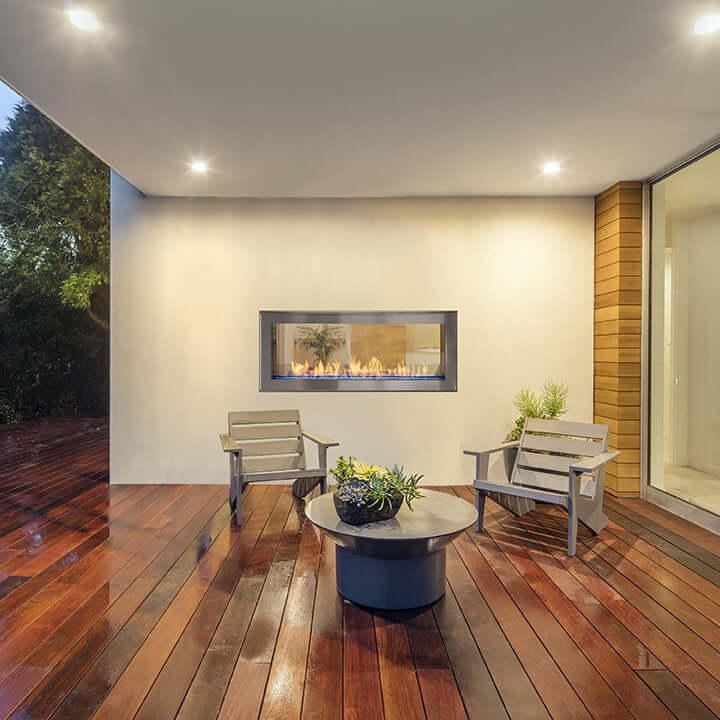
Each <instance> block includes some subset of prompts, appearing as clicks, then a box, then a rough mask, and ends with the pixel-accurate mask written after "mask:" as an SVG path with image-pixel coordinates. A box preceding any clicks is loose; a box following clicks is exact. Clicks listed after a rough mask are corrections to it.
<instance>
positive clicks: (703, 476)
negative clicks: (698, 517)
mask: <svg viewBox="0 0 720 720" xmlns="http://www.w3.org/2000/svg"><path fill="white" fill-rule="evenodd" d="M663 485H664V487H660V486H658V487H659V489H660V490H665V492H668V493H670V494H671V495H674V496H675V497H678V498H680V499H681V500H685V501H686V502H689V503H692V504H693V505H697V506H698V507H701V508H704V509H705V510H710V512H714V513H720V477H718V476H717V475H710V474H709V473H705V472H702V471H701V470H695V468H691V467H685V466H680V465H665V479H664V483H663Z"/></svg>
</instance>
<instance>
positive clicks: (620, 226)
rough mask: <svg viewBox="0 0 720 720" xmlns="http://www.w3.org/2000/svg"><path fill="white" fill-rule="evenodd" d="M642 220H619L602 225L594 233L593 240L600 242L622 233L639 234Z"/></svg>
mask: <svg viewBox="0 0 720 720" xmlns="http://www.w3.org/2000/svg"><path fill="white" fill-rule="evenodd" d="M641 232H642V220H641V219H640V218H620V219H619V220H613V221H612V222H609V223H608V224H607V225H603V226H602V227H600V228H598V229H597V230H596V231H595V240H596V241H602V240H606V239H607V238H609V237H611V236H613V235H620V234H622V233H641Z"/></svg>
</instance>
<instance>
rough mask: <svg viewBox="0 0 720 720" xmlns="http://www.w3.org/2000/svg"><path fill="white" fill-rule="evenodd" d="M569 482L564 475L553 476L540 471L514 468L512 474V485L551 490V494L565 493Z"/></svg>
mask: <svg viewBox="0 0 720 720" xmlns="http://www.w3.org/2000/svg"><path fill="white" fill-rule="evenodd" d="M569 482H570V481H569V479H568V477H567V476H565V475H554V474H553V473H549V472H543V471H542V470H529V469H527V468H521V467H516V468H515V472H514V474H513V483H514V484H515V485H527V486H528V487H535V488H540V489H541V490H552V491H553V492H562V493H567V491H568V487H569Z"/></svg>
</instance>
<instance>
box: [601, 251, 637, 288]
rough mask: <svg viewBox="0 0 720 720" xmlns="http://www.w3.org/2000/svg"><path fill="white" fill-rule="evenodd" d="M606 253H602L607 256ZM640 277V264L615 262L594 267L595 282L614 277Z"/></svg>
mask: <svg viewBox="0 0 720 720" xmlns="http://www.w3.org/2000/svg"><path fill="white" fill-rule="evenodd" d="M607 254H608V253H604V255H607ZM641 275H642V263H641V262H627V261H620V260H618V261H616V262H613V263H608V264H607V265H600V266H598V265H596V266H595V280H596V282H601V281H603V280H611V279H612V278H616V277H633V276H637V277H640V276H641Z"/></svg>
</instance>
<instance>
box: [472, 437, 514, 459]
mask: <svg viewBox="0 0 720 720" xmlns="http://www.w3.org/2000/svg"><path fill="white" fill-rule="evenodd" d="M516 447H520V441H519V440H514V441H513V442H509V443H505V444H504V445H500V447H494V448H490V449H489V450H463V453H464V454H465V455H475V457H479V456H480V455H490V454H491V453H495V452H500V451H501V450H507V449H508V448H516Z"/></svg>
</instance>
